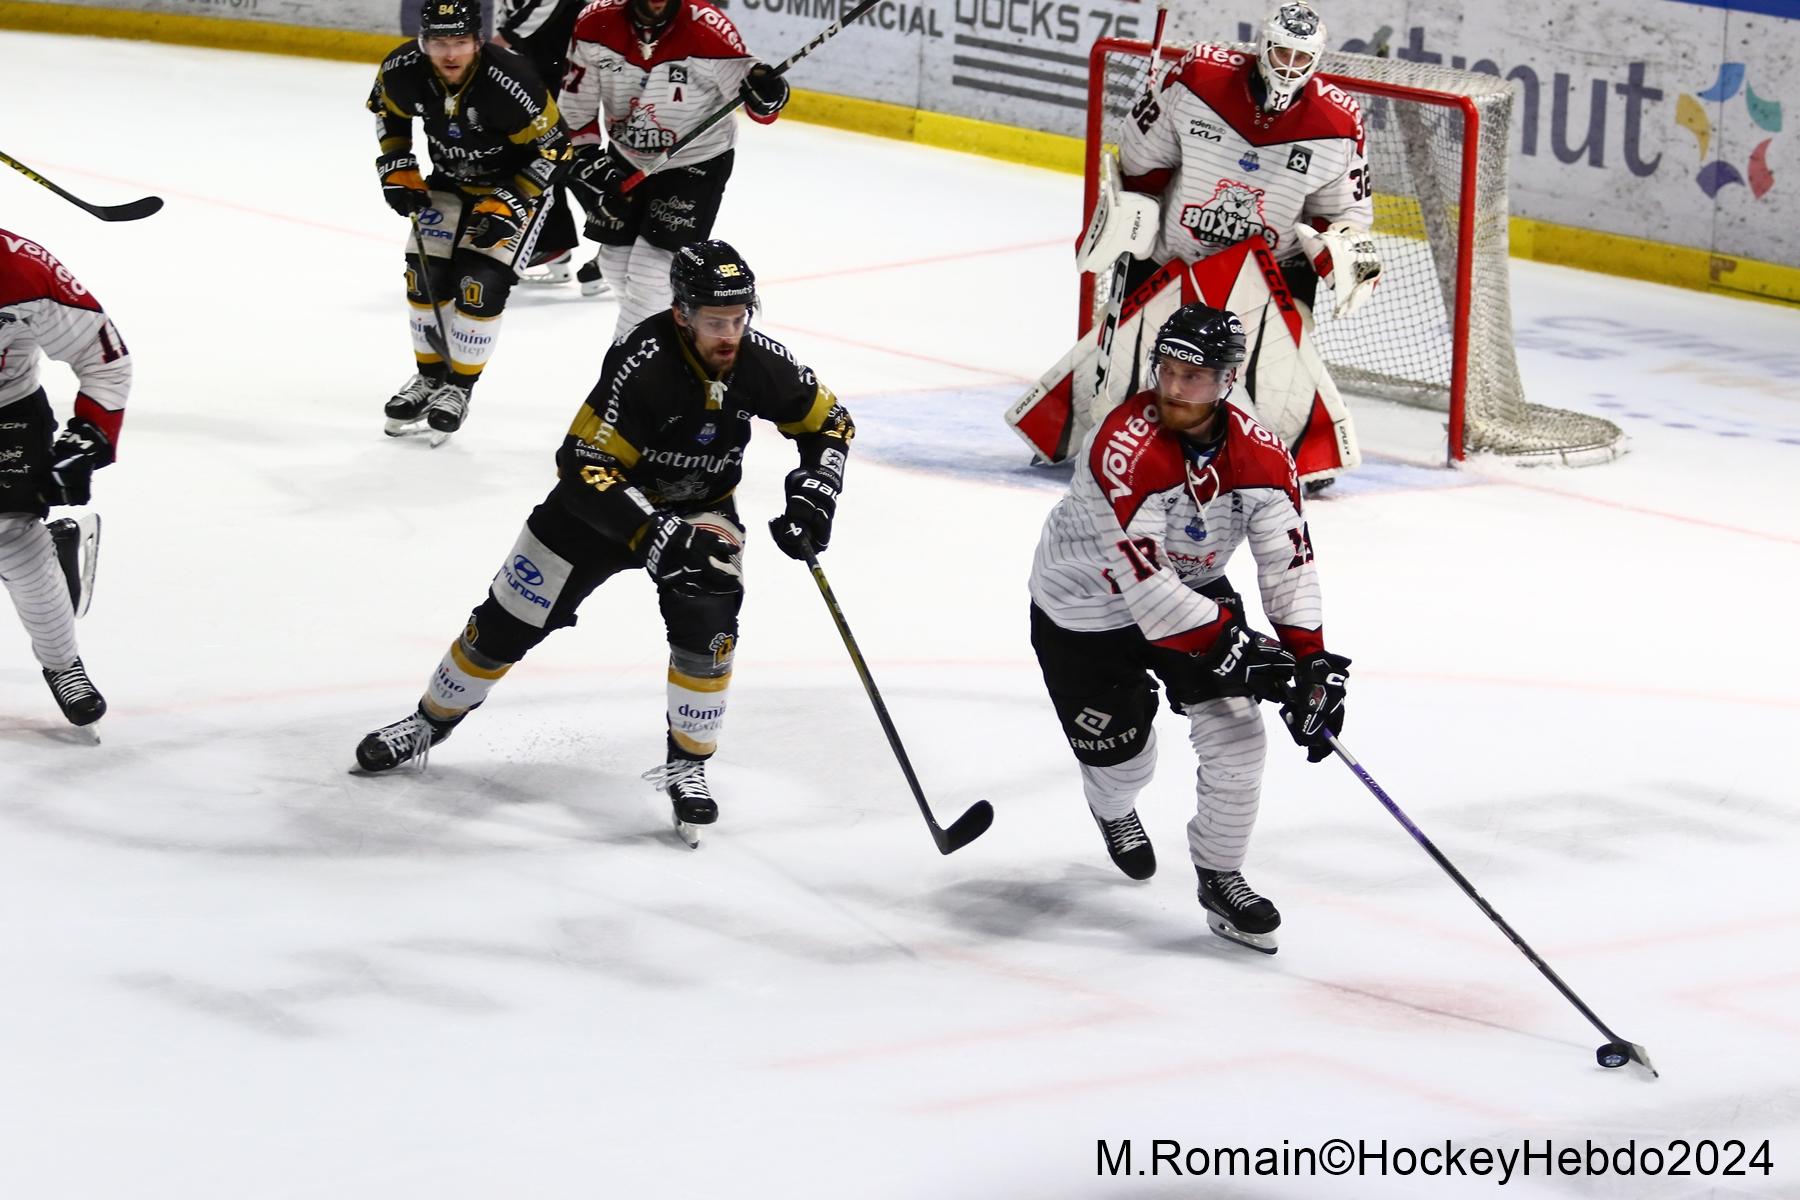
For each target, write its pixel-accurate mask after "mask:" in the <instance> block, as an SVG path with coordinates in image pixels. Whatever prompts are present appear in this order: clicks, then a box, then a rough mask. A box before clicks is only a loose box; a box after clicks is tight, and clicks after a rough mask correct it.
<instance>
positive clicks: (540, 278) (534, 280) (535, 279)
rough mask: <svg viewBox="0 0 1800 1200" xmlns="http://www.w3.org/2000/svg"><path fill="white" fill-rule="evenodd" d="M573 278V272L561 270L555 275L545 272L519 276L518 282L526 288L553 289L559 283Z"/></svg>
mask: <svg viewBox="0 0 1800 1200" xmlns="http://www.w3.org/2000/svg"><path fill="white" fill-rule="evenodd" d="M573 278H575V272H573V271H570V270H568V269H566V268H565V269H563V270H561V271H559V272H556V273H549V272H545V273H542V274H539V273H533V274H530V275H521V276H519V282H520V283H521V284H523V285H525V286H526V287H555V286H556V285H557V284H559V283H567V282H569V280H571V279H573Z"/></svg>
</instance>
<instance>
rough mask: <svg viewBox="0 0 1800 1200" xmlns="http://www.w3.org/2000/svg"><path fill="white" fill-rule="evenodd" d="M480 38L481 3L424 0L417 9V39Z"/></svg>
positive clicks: (453, 0)
mask: <svg viewBox="0 0 1800 1200" xmlns="http://www.w3.org/2000/svg"><path fill="white" fill-rule="evenodd" d="M454 37H472V38H474V39H476V40H477V41H479V40H480V39H481V5H479V4H477V3H476V2H475V0H425V3H424V5H423V6H422V7H421V8H420V9H419V39H420V40H421V41H423V40H424V39H425V38H454Z"/></svg>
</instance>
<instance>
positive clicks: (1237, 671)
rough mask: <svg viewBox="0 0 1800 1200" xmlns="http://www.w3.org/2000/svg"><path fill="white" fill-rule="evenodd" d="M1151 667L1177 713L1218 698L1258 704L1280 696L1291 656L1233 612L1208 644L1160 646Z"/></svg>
mask: <svg viewBox="0 0 1800 1200" xmlns="http://www.w3.org/2000/svg"><path fill="white" fill-rule="evenodd" d="M1156 666H1157V674H1159V675H1161V676H1162V677H1163V683H1164V684H1165V685H1166V686H1167V687H1168V690H1169V703H1170V704H1172V705H1174V707H1175V711H1176V712H1186V711H1187V708H1188V706H1189V705H1191V704H1197V703H1199V702H1200V701H1202V700H1212V699H1216V698H1218V697H1222V696H1249V697H1251V698H1252V699H1254V700H1257V701H1259V702H1260V701H1263V700H1281V699H1285V698H1286V697H1287V694H1288V693H1287V688H1288V682H1289V681H1290V680H1291V679H1292V678H1293V675H1294V656H1293V655H1292V654H1289V653H1288V651H1287V648H1286V647H1284V646H1283V645H1282V644H1281V643H1280V642H1278V641H1276V640H1275V639H1274V638H1272V637H1270V636H1269V635H1268V634H1266V633H1257V632H1256V631H1255V630H1253V629H1251V628H1250V627H1249V626H1247V625H1245V624H1244V620H1243V618H1242V617H1239V616H1237V615H1236V614H1235V613H1234V614H1232V615H1231V617H1230V618H1229V619H1228V620H1227V621H1226V623H1225V628H1224V629H1223V630H1221V631H1220V633H1219V636H1218V639H1217V640H1216V641H1214V642H1213V644H1212V645H1211V646H1210V647H1208V648H1207V649H1205V650H1196V651H1191V652H1188V653H1183V652H1181V651H1179V650H1159V651H1158V652H1157V654H1156Z"/></svg>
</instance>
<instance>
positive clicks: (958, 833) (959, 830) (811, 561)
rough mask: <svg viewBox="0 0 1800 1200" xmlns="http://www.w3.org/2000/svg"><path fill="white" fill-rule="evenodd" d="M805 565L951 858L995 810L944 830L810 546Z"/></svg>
mask: <svg viewBox="0 0 1800 1200" xmlns="http://www.w3.org/2000/svg"><path fill="white" fill-rule="evenodd" d="M806 565H807V566H808V567H810V568H812V574H813V582H815V583H817V584H818V585H819V595H821V596H823V597H825V607H826V608H828V609H830V610H831V619H832V620H833V621H835V622H837V628H838V634H839V635H840V636H842V637H843V639H844V649H846V650H848V651H849V652H850V661H851V662H852V663H853V664H855V666H856V674H857V675H858V677H860V678H861V679H862V685H863V691H865V692H867V693H869V702H870V703H871V704H873V705H874V706H875V716H876V718H877V719H878V720H880V722H881V731H882V732H883V733H885V734H887V740H888V745H889V747H891V748H892V749H893V751H894V757H895V758H896V759H897V760H899V763H900V772H901V774H903V775H905V776H906V784H907V786H908V787H910V788H912V794H913V799H914V800H916V801H918V802H919V812H920V813H922V814H923V815H924V817H925V827H926V828H927V829H929V830H931V840H932V841H934V842H936V843H937V848H938V853H939V854H954V853H956V852H957V851H958V850H961V849H962V848H963V847H964V846H966V845H968V844H969V843H970V842H972V841H974V840H975V839H976V838H978V837H980V836H981V835H982V834H984V833H986V832H987V830H988V826H989V825H992V824H993V823H994V806H993V805H991V804H989V803H988V802H987V801H986V800H977V801H976V802H975V803H974V804H972V805H970V806H969V811H968V812H965V813H964V814H963V815H962V816H960V817H958V818H956V820H955V821H953V822H951V824H950V828H948V829H944V828H942V827H941V826H939V825H938V823H937V818H936V817H934V816H932V814H931V805H930V804H928V803H926V801H925V791H924V789H923V788H921V787H920V786H919V777H918V776H917V775H915V774H913V769H912V763H911V762H909V761H908V760H907V757H906V748H905V747H904V746H902V745H901V744H900V734H899V732H898V731H897V730H896V729H895V728H894V721H893V718H891V717H889V716H888V711H887V705H885V704H883V703H882V702H881V693H880V692H879V691H877V690H876V688H875V677H874V676H872V675H870V674H869V664H868V663H866V662H864V661H863V656H862V651H861V650H860V649H859V648H858V647H857V645H856V639H855V638H854V637H852V636H851V634H850V625H849V622H847V621H845V620H844V610H843V609H841V608H839V607H838V602H837V597H836V596H834V595H833V594H832V592H831V584H829V583H827V582H826V581H825V570H824V568H822V567H821V566H819V556H818V555H817V554H815V553H813V549H812V544H811V543H810V542H808V543H807V544H806Z"/></svg>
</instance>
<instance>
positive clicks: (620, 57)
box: [562, 0, 788, 341]
mask: <svg viewBox="0 0 1800 1200" xmlns="http://www.w3.org/2000/svg"><path fill="white" fill-rule="evenodd" d="M737 96H742V97H743V100H744V110H745V111H746V112H748V113H749V114H750V118H751V120H753V121H757V122H760V123H762V124H765V125H766V124H768V123H769V122H771V121H773V120H774V119H775V117H776V115H777V114H779V113H780V112H781V109H782V106H784V105H785V104H786V103H787V100H788V86H787V81H786V80H784V79H783V78H782V77H781V76H779V75H775V74H773V73H772V72H771V70H770V68H769V67H768V66H767V65H765V64H763V63H759V62H757V61H756V59H755V58H753V57H751V54H750V52H749V51H748V50H747V49H745V48H744V39H743V38H741V37H740V36H738V31H737V28H736V27H735V26H734V25H732V23H731V18H729V17H727V16H726V15H725V14H724V13H722V12H720V11H719V10H718V9H717V8H714V7H713V6H712V5H711V4H708V3H706V2H705V0H596V2H595V3H594V4H591V5H589V6H588V7H587V9H585V10H584V11H583V12H582V14H581V16H580V18H579V19H578V20H577V21H576V22H575V37H574V40H573V41H571V42H570V44H569V73H568V75H567V76H566V77H565V78H564V80H563V95H562V99H563V110H564V113H565V114H566V116H567V118H568V122H569V128H570V129H571V130H572V131H573V133H574V138H575V153H576V157H577V165H576V168H575V170H574V172H573V173H572V175H571V178H570V186H571V187H573V188H576V189H578V190H580V191H582V192H583V193H584V197H583V203H584V204H585V205H586V207H587V209H588V212H589V213H590V216H589V218H588V226H587V234H588V236H589V237H591V238H593V239H594V240H595V241H598V242H599V243H600V266H601V270H602V271H603V272H604V273H605V275H606V277H607V278H608V279H609V280H611V281H612V285H613V288H614V290H615V291H616V292H617V293H618V295H619V319H618V323H617V325H616V326H615V327H614V331H613V339H614V340H615V341H623V340H624V339H625V337H626V336H627V335H628V334H630V333H631V331H632V330H634V329H636V328H637V327H638V325H639V324H641V323H642V322H643V321H644V320H645V319H647V318H648V317H650V316H651V315H652V314H654V313H658V312H661V311H663V310H664V309H666V308H668V307H669V300H670V295H669V264H670V262H671V261H672V259H673V256H674V254H675V252H676V251H677V250H679V249H681V248H682V247H683V246H691V245H693V244H695V243H697V242H703V241H706V240H707V239H708V238H710V237H711V236H712V227H713V222H714V221H715V220H717V218H718V215H719V204H720V201H721V200H722V199H723V198H724V195H725V181H726V180H727V179H729V178H730V176H731V166H732V162H733V159H734V156H735V153H736V152H735V151H734V150H733V147H734V146H735V145H736V142H737V128H736V125H735V123H734V122H732V121H729V120H726V121H720V122H719V123H718V124H716V125H714V126H713V127H712V128H711V129H709V130H708V131H707V132H706V133H705V134H703V135H701V136H700V137H699V138H696V139H695V140H694V141H693V142H692V143H691V144H690V145H688V146H687V147H686V148H685V149H683V150H682V151H681V153H680V154H678V155H676V156H675V157H674V158H673V159H671V160H670V161H669V163H668V165H666V166H665V167H663V168H662V169H661V170H660V171H658V172H657V173H656V174H654V175H651V176H649V177H648V178H646V179H645V180H644V181H643V182H642V183H640V184H638V185H637V186H636V187H634V188H633V189H632V190H631V191H630V192H627V193H625V194H623V195H621V194H620V192H619V190H618V189H619V184H620V183H621V182H622V181H623V180H624V179H625V178H626V177H627V176H629V175H631V174H632V173H634V172H636V171H638V170H640V169H642V168H644V167H647V166H649V165H650V163H651V162H653V161H654V160H655V159H656V158H657V157H658V156H659V155H661V154H662V153H663V152H664V151H666V150H668V149H669V147H671V146H673V145H674V144H675V143H676V142H677V141H678V140H679V139H680V138H681V137H682V136H683V135H684V134H686V133H687V132H688V131H689V130H691V129H693V128H695V127H696V126H698V125H699V124H700V123H701V122H702V121H703V120H705V119H706V118H707V117H709V116H711V115H712V114H713V113H714V112H715V111H717V110H718V109H719V108H721V107H723V106H724V105H725V104H727V103H729V102H730V101H731V99H732V98H733V97H737ZM603 138H604V142H603V141H602V139H603Z"/></svg>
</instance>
